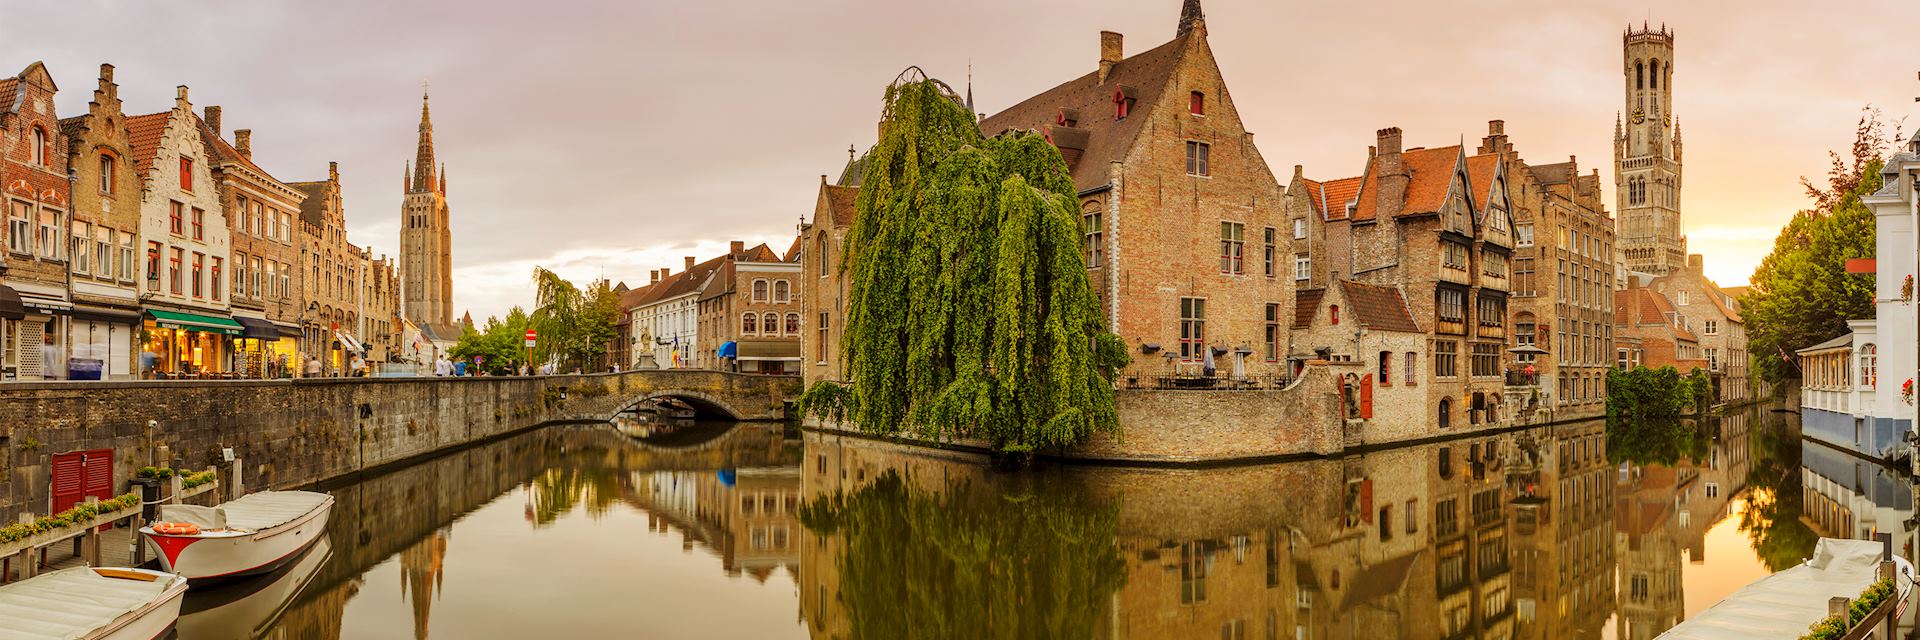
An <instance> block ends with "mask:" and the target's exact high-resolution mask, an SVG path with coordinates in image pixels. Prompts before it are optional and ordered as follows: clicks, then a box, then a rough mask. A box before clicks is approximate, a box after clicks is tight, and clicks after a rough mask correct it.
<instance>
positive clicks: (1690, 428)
mask: <svg viewBox="0 0 1920 640" xmlns="http://www.w3.org/2000/svg"><path fill="white" fill-rule="evenodd" d="M1708 444H1710V443H1709V439H1708V437H1707V430H1706V429H1705V428H1703V427H1702V426H1700V424H1699V423H1698V422H1696V421H1693V420H1684V419H1681V418H1617V417H1613V416H1608V417H1607V460H1608V461H1609V462H1613V463H1616V464H1618V463H1621V462H1626V463H1631V464H1637V465H1648V464H1657V465H1662V466H1668V467H1671V466H1673V465H1675V464H1677V463H1679V462H1680V461H1682V460H1703V459H1705V458H1706V455H1707V445H1708ZM1795 460H1796V461H1797V460H1798V458H1795Z"/></svg>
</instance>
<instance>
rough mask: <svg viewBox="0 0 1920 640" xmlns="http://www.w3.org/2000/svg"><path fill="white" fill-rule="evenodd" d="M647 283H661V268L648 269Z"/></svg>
mask: <svg viewBox="0 0 1920 640" xmlns="http://www.w3.org/2000/svg"><path fill="white" fill-rule="evenodd" d="M647 284H660V270H659V269H648V270H647Z"/></svg>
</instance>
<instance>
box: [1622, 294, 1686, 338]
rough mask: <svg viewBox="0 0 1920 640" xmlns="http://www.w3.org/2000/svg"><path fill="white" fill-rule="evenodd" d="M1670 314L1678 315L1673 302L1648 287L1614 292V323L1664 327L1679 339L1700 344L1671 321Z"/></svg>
mask: <svg viewBox="0 0 1920 640" xmlns="http://www.w3.org/2000/svg"><path fill="white" fill-rule="evenodd" d="M1669 314H1674V315H1677V313H1676V312H1675V311H1674V307H1673V302H1672V301H1670V300H1667V297H1666V296H1664V295H1660V292H1658V291H1654V290H1652V289H1648V288H1646V287H1634V288H1632V289H1624V290H1620V291H1615V292H1613V323H1614V324H1617V325H1628V326H1640V327H1651V326H1662V327H1666V328H1667V329H1668V330H1670V331H1672V332H1673V336H1674V337H1675V338H1677V339H1683V340H1687V341H1689V342H1698V341H1699V338H1698V337H1696V336H1694V335H1693V332H1692V331H1688V330H1686V329H1682V328H1680V327H1678V326H1675V325H1674V324H1673V321H1672V320H1669V319H1668V318H1669V317H1672V316H1670V315H1669Z"/></svg>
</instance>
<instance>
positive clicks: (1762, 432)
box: [1739, 414, 1820, 571]
mask: <svg viewBox="0 0 1920 640" xmlns="http://www.w3.org/2000/svg"><path fill="white" fill-rule="evenodd" d="M1763 415H1765V414H1763ZM1756 424H1759V423H1756ZM1802 444H1803V443H1802V442H1801V440H1800V434H1799V432H1798V430H1796V429H1794V428H1792V427H1791V426H1790V425H1788V424H1787V423H1786V420H1785V419H1784V418H1783V417H1779V415H1778V414H1774V415H1773V416H1772V419H1771V420H1768V421H1767V422H1766V423H1765V424H1760V426H1759V427H1758V428H1755V429H1754V430H1753V431H1752V432H1751V435H1750V436H1749V437H1748V438H1747V446H1748V451H1747V459H1748V460H1749V466H1748V468H1747V487H1748V491H1747V508H1746V509H1745V510H1743V511H1741V512H1740V523H1739V529H1740V531H1742V532H1744V533H1746V534H1747V540H1748V542H1749V543H1750V544H1751V545H1752V546H1753V552H1754V555H1755V556H1757V557H1759V558H1760V560H1761V562H1764V563H1766V565H1767V570H1769V571H1784V570H1786V569H1788V568H1790V567H1792V566H1794V565H1797V564H1800V563H1801V562H1802V561H1804V560H1806V559H1807V558H1810V557H1812V556H1813V547H1814V545H1815V544H1816V543H1818V542H1819V541H1820V534H1819V533H1816V532H1814V530H1813V529H1812V528H1810V527H1808V526H1807V519H1806V518H1805V517H1804V516H1805V514H1806V511H1805V506H1804V504H1803V503H1804V500H1805V497H1804V496H1805V492H1804V485H1803V484H1802V475H1801V473H1800V461H1801V456H1800V448H1801V446H1802Z"/></svg>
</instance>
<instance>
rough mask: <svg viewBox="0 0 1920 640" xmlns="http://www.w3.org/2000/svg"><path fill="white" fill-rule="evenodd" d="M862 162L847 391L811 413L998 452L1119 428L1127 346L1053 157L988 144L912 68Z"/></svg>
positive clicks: (1035, 141)
mask: <svg viewBox="0 0 1920 640" xmlns="http://www.w3.org/2000/svg"><path fill="white" fill-rule="evenodd" d="M864 162H865V167H866V171H865V173H864V174H863V176H862V179H861V185H860V194H859V197H858V199H857V200H856V202H855V209H854V210H855V214H854V222H853V227H852V229H851V231H850V232H849V237H848V238H847V242H846V246H847V254H846V257H845V262H844V263H843V264H842V265H841V269H842V271H843V272H844V273H845V274H846V276H847V277H848V279H849V281H850V286H849V289H848V302H849V303H848V305H847V321H846V327H847V330H846V335H845V338H844V339H843V340H844V342H843V345H842V349H843V350H844V353H845V361H846V365H847V370H848V372H849V374H850V375H849V378H850V380H849V382H850V383H851V388H852V391H851V393H849V394H846V396H845V397H844V398H839V400H840V401H839V402H818V403H813V402H809V403H807V404H809V405H810V406H816V407H820V408H822V409H826V408H828V407H834V408H838V409H840V410H844V411H845V415H846V417H847V418H848V419H849V421H851V422H852V423H853V424H854V425H857V426H858V427H859V428H860V429H861V430H864V431H868V432H873V433H888V434H890V433H896V432H899V431H902V430H910V431H911V432H913V433H915V434H916V435H919V436H921V437H928V438H934V439H942V438H954V437H960V438H983V439H987V440H989V441H991V442H992V443H993V444H994V446H996V447H998V448H1001V449H1004V450H1031V449H1033V448H1035V447H1041V446H1049V445H1065V444H1073V443H1076V442H1080V441H1082V440H1084V439H1085V438H1086V437H1088V436H1089V435H1091V434H1092V433H1094V432H1096V431H1113V430H1115V429H1116V428H1117V426H1118V420H1117V418H1116V417H1115V413H1114V404H1113V385H1112V375H1113V372H1114V371H1115V370H1116V369H1117V368H1118V367H1120V366H1123V365H1124V364H1125V360H1126V356H1125V353H1126V351H1125V348H1124V347H1123V346H1122V345H1121V344H1120V342H1119V339H1118V338H1115V337H1114V336H1113V335H1112V334H1110V333H1108V332H1107V331H1106V327H1105V324H1104V322H1103V321H1102V319H1101V316H1100V311H1099V302H1098V300H1097V299H1096V298H1095V297H1094V294H1093V287H1092V284H1091V283H1090V282H1089V281H1088V278H1087V270H1086V265H1085V263H1084V261H1083V258H1082V257H1081V254H1080V246H1079V243H1080V241H1081V238H1080V234H1079V228H1078V224H1079V214H1078V211H1079V207H1078V206H1077V202H1076V200H1075V196H1074V189H1073V179H1072V178H1071V177H1070V176H1069V175H1068V174H1067V165H1066V162H1065V161H1064V160H1063V159H1061V157H1060V152H1059V150H1058V149H1055V148H1054V147H1053V145H1050V144H1048V143H1047V142H1046V141H1045V140H1044V139H1042V138H1041V137H1040V136H1037V135H1033V134H1031V133H1010V134H1007V135H1002V136H997V137H993V138H986V137H983V136H981V135H980V131H979V129H978V126H977V124H976V123H975V121H974V115H973V114H972V113H970V112H969V111H968V110H967V108H966V107H965V106H964V105H963V104H962V102H961V100H960V99H959V98H958V97H957V96H956V95H955V94H954V92H953V90H952V89H951V88H950V87H948V86H947V85H946V84H945V83H942V82H940V81H938V80H931V79H928V78H927V77H926V76H925V75H924V74H922V73H921V71H920V70H919V69H918V68H909V69H907V70H906V71H904V72H902V73H901V74H900V76H899V77H898V78H896V79H895V80H894V82H893V84H891V85H889V86H888V87H887V91H886V97H885V106H884V111H883V115H882V117H881V125H880V139H879V141H878V142H877V143H876V144H875V145H874V147H873V149H872V150H870V151H868V152H867V156H866V158H865V161H864ZM820 391H821V392H822V394H825V393H828V391H827V389H825V388H821V389H820ZM809 395H815V394H812V393H810V394H809ZM823 399H824V398H823Z"/></svg>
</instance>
